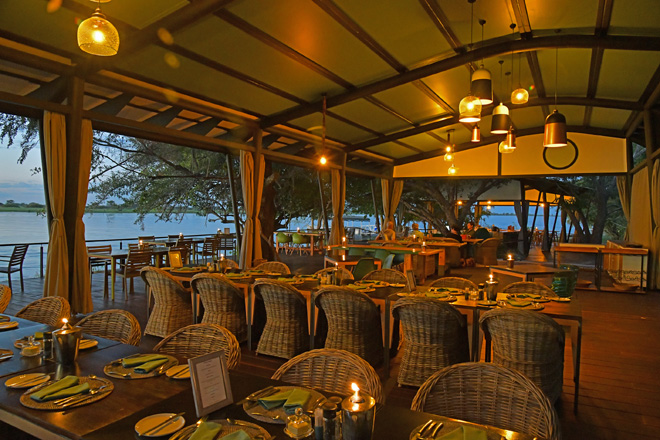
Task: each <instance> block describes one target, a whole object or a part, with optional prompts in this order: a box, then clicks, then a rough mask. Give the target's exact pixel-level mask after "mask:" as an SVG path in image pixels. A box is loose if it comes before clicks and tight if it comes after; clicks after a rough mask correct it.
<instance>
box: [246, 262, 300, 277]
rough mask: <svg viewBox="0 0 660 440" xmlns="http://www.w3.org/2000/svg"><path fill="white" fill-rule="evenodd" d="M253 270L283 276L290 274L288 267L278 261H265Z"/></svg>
mask: <svg viewBox="0 0 660 440" xmlns="http://www.w3.org/2000/svg"><path fill="white" fill-rule="evenodd" d="M254 269H255V270H264V271H266V272H277V273H281V274H285V275H286V274H290V273H291V269H289V266H287V265H286V264H284V263H282V262H280V261H266V262H265V263H261V264H258V265H257V266H256V267H255V268H254Z"/></svg>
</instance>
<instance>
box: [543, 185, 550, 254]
mask: <svg viewBox="0 0 660 440" xmlns="http://www.w3.org/2000/svg"><path fill="white" fill-rule="evenodd" d="M541 242H542V245H541V249H542V250H543V252H550V247H551V245H552V243H550V205H549V204H548V194H547V193H545V192H544V193H543V238H542V240H541Z"/></svg>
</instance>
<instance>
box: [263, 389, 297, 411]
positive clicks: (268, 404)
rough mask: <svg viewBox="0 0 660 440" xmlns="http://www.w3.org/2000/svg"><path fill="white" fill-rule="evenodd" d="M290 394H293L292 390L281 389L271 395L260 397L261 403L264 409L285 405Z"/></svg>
mask: <svg viewBox="0 0 660 440" xmlns="http://www.w3.org/2000/svg"><path fill="white" fill-rule="evenodd" d="M289 395H291V390H286V391H280V392H279V393H275V394H273V395H271V396H267V397H262V398H260V399H259V404H260V405H261V406H263V407H264V409H273V408H277V407H278V406H282V405H284V402H286V399H288V398H289Z"/></svg>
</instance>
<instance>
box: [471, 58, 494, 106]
mask: <svg viewBox="0 0 660 440" xmlns="http://www.w3.org/2000/svg"><path fill="white" fill-rule="evenodd" d="M470 89H471V90H472V94H473V95H474V96H476V97H477V98H479V101H481V105H482V106H483V105H488V104H492V103H493V81H492V80H491V76H490V72H489V71H488V69H486V68H484V65H483V64H482V65H481V66H479V69H478V70H475V71H474V73H473V74H472V83H471V86H470Z"/></svg>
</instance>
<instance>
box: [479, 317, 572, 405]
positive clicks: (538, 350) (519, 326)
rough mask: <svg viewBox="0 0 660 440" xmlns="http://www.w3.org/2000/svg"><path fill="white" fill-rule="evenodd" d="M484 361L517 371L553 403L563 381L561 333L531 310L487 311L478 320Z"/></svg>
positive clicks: (548, 321)
mask: <svg viewBox="0 0 660 440" xmlns="http://www.w3.org/2000/svg"><path fill="white" fill-rule="evenodd" d="M479 323H480V324H481V328H482V330H483V331H484V337H485V340H486V361H488V360H490V346H491V341H492V347H493V363H495V364H498V365H502V366H505V367H508V368H513V369H514V370H516V371H520V372H521V373H522V374H524V375H525V376H527V377H529V378H530V380H531V381H532V382H534V383H535V384H536V385H538V387H539V388H541V389H542V390H543V392H544V393H545V394H546V396H548V398H549V399H550V401H551V402H553V403H554V402H556V401H557V399H558V398H559V396H560V395H561V393H562V386H563V379H564V338H565V337H564V330H563V329H562V327H561V326H560V325H559V324H557V322H555V321H554V320H553V319H552V318H550V317H549V316H546V315H543V314H540V313H538V312H534V311H531V310H513V309H499V310H489V311H487V312H486V313H484V314H483V315H481V318H480V319H479Z"/></svg>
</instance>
